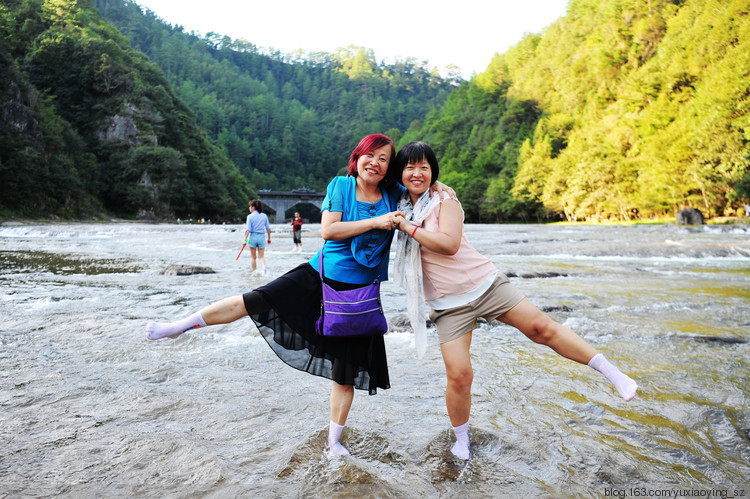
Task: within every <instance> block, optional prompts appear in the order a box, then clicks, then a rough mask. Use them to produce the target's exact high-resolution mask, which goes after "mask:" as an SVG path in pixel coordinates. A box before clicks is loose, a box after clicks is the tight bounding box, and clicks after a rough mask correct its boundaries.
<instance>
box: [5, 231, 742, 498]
mask: <svg viewBox="0 0 750 499" xmlns="http://www.w3.org/2000/svg"><path fill="white" fill-rule="evenodd" d="M317 229H319V226H315V225H306V226H305V231H304V232H303V244H304V250H305V251H306V253H303V254H296V253H293V252H292V251H291V250H292V248H293V243H292V240H291V234H290V232H289V227H288V226H285V225H275V226H273V229H272V230H273V243H272V244H271V246H270V247H269V248H268V250H267V260H268V266H269V274H268V275H267V276H265V277H257V276H253V275H251V273H250V269H249V267H250V264H249V253H248V251H247V250H246V251H245V252H244V253H243V254H242V257H241V259H240V261H239V262H237V263H235V257H236V256H237V252H238V251H239V249H240V245H241V238H242V235H243V233H244V232H243V228H242V227H241V226H221V225H190V226H188V225H151V224H136V223H117V224H96V223H86V224H49V225H39V224H36V225H7V224H6V225H4V226H0V285H1V286H2V302H0V307H1V309H0V314H1V317H0V319H1V322H0V324H1V325H0V345H1V348H0V366H1V368H0V496H2V497H50V496H69V497H132V496H138V497H159V498H161V497H240V496H241V497H247V496H252V495H255V496H257V497H406V498H412V497H420V498H421V497H435V496H441V497H459V496H460V497H498V496H514V497H515V496H524V497H527V496H541V497H561V496H562V497H578V496H585V497H608V496H611V497H623V496H628V497H637V496H640V497H673V496H675V495H677V494H678V493H682V494H691V496H693V497H695V496H696V495H697V494H702V496H703V497H706V496H707V495H709V494H713V495H711V497H717V496H723V497H733V496H740V495H741V493H740V491H744V495H745V496H750V486H748V484H750V398H749V396H750V388H749V384H748V381H749V380H750V376H749V375H750V362H749V358H748V355H749V354H750V343H749V342H750V227H748V226H745V227H741V226H740V227H737V226H734V227H720V226H703V227H696V228H689V227H677V226H674V225H640V226H564V225H547V226H543V225H481V226H480V225H469V226H467V228H466V231H467V233H468V235H469V238H470V240H471V241H472V242H473V243H474V245H475V246H476V247H477V248H478V249H479V250H480V251H481V252H482V253H484V254H485V255H487V256H489V257H490V258H492V260H493V261H494V262H495V263H496V265H497V266H498V268H500V269H501V270H502V271H504V272H506V273H507V274H509V275H510V276H511V280H512V281H513V282H514V283H515V284H516V285H517V286H518V287H519V288H520V289H521V290H522V291H523V292H524V293H525V294H526V296H527V297H528V298H529V299H530V300H531V301H532V302H533V303H535V304H536V305H537V306H539V307H540V308H541V309H543V310H545V311H546V312H547V313H548V314H550V315H551V316H552V317H553V318H554V319H555V320H557V321H559V322H562V323H564V324H566V325H567V326H569V327H570V328H572V329H573V330H574V331H576V332H577V333H578V334H580V335H582V336H583V337H584V338H585V339H586V340H587V341H588V342H590V343H591V344H593V345H594V346H595V347H596V348H598V349H599V350H600V351H602V352H603V353H604V354H605V355H607V357H608V358H609V359H610V360H612V361H613V362H614V363H615V364H617V365H618V366H619V367H620V368H621V369H622V370H623V371H624V372H626V373H628V374H630V375H631V376H632V377H633V378H634V379H635V380H636V381H637V382H638V384H639V385H640V390H639V393H638V396H637V397H636V398H635V399H634V400H633V401H632V402H629V403H627V402H624V401H623V400H621V399H620V398H619V397H618V396H617V394H616V392H615V391H614V389H613V388H612V387H611V386H610V385H609V383H608V382H607V381H606V380H605V379H604V378H603V377H602V376H601V375H599V374H598V373H597V372H595V371H593V370H592V369H590V368H588V367H587V366H582V365H579V364H576V363H574V362H571V361H568V360H566V359H564V358H561V357H559V356H557V355H556V354H554V352H552V351H551V350H549V349H548V348H547V347H544V346H541V345H537V344H534V343H532V342H531V341H529V340H528V339H526V338H525V337H524V336H523V335H522V334H520V333H519V332H518V331H516V330H514V329H512V328H510V327H508V326H505V325H502V324H500V323H495V322H490V323H482V324H481V325H480V329H479V330H477V331H476V332H475V333H474V336H473V344H472V353H473V365H474V370H475V375H474V385H473V407H472V419H471V423H472V429H471V433H470V437H471V444H472V452H473V457H472V459H471V460H470V461H469V462H468V463H466V464H462V463H459V462H457V461H455V460H454V459H453V458H452V457H451V455H450V451H449V449H450V445H451V444H452V434H451V430H450V426H449V421H448V418H447V415H446V410H445V404H444V398H443V397H444V393H443V392H444V389H445V375H444V368H443V364H442V359H441V356H440V352H439V347H438V345H437V341H436V337H435V335H434V332H432V331H431V332H430V333H429V334H430V337H429V345H428V352H427V354H426V356H425V358H424V359H422V360H418V359H417V358H416V355H415V352H414V341H413V336H412V334H411V333H410V331H409V329H408V328H406V327H402V326H398V325H397V324H398V323H400V322H403V321H402V320H401V319H403V317H404V314H405V310H404V305H403V303H404V300H403V296H404V295H403V292H402V291H401V290H400V289H399V288H398V287H396V286H395V285H394V284H393V283H392V282H387V283H385V284H384V286H383V296H384V300H385V304H386V311H387V314H388V316H389V317H390V318H392V320H393V324H394V325H393V326H392V331H391V332H390V333H389V334H388V335H387V336H386V338H385V341H386V346H387V349H388V357H389V365H390V375H391V383H392V388H391V389H390V390H381V391H379V393H378V394H377V395H375V396H368V395H367V394H366V392H360V391H357V393H356V395H355V399H354V404H353V408H352V412H351V414H350V416H349V420H348V422H347V427H346V429H345V430H344V435H343V438H342V442H343V443H344V444H345V445H346V446H347V447H348V448H349V449H350V450H351V452H352V457H348V458H343V459H330V458H329V457H327V456H326V455H325V453H324V448H325V442H326V435H327V423H328V395H329V391H330V381H328V380H325V379H322V378H317V377H313V376H310V375H308V374H305V373H301V372H298V371H296V370H294V369H291V368H289V367H287V366H286V365H284V364H283V363H281V362H280V361H279V360H278V359H277V358H276V356H275V355H274V354H273V353H272V351H271V350H270V348H268V346H267V345H266V344H265V342H264V340H263V339H262V338H261V337H259V336H258V334H257V332H256V331H255V330H254V327H253V326H252V323H251V321H250V320H249V319H242V320H240V321H237V322H235V323H233V324H231V325H227V326H218V327H213V328H206V329H202V330H200V331H197V332H192V333H188V334H184V335H182V336H181V337H179V338H178V339H176V340H169V339H167V340H161V341H153V342H151V341H148V340H146V339H145V336H144V333H143V328H144V326H145V324H146V322H147V321H149V320H172V319H176V318H181V317H184V316H186V315H188V314H189V313H192V312H193V311H195V310H197V309H199V308H202V307H203V306H205V305H207V304H209V303H211V302H213V301H215V300H218V299H220V298H223V297H226V296H230V295H235V294H238V293H241V292H243V291H246V290H249V289H252V288H254V287H256V286H258V285H260V284H262V283H263V282H266V281H267V280H270V279H272V278H273V277H275V276H278V275H280V274H282V273H283V272H285V271H286V270H288V269H290V268H292V267H294V266H296V265H298V264H299V263H302V262H303V261H306V260H307V259H309V258H310V257H311V256H312V254H313V252H314V251H316V250H317V249H318V248H319V247H320V245H321V243H322V241H321V239H320V235H319V232H318V231H317ZM170 264H186V265H199V266H207V267H211V268H212V269H213V270H215V273H212V274H199V275H193V276H170V275H163V274H162V273H161V271H162V270H163V269H164V268H165V267H166V266H167V265H170ZM735 490H737V493H736V494H735V492H734V491H735Z"/></svg>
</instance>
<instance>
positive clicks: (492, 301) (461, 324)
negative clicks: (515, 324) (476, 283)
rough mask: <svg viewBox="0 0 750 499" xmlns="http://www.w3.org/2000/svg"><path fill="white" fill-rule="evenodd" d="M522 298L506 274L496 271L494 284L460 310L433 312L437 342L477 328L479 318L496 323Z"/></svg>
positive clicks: (431, 318) (443, 341) (453, 338)
mask: <svg viewBox="0 0 750 499" xmlns="http://www.w3.org/2000/svg"><path fill="white" fill-rule="evenodd" d="M523 298H524V296H523V293H521V292H520V291H519V290H518V289H516V287H515V286H514V285H513V284H512V283H511V282H510V281H509V280H508V278H507V277H506V276H505V274H503V273H500V272H498V274H497V277H496V278H495V281H494V282H493V283H492V285H491V286H490V287H489V289H488V290H487V291H485V292H484V294H483V295H482V296H480V297H479V298H477V299H476V300H474V301H473V302H471V303H467V304H466V305H461V306H460V307H456V308H449V309H447V310H432V311H430V320H431V321H432V322H433V323H434V324H435V328H436V329H437V334H438V340H439V341H440V343H447V342H449V341H451V340H455V339H456V338H460V337H461V336H463V335H465V334H466V333H469V332H471V331H473V330H474V329H476V328H477V327H478V324H477V319H478V318H479V317H482V318H484V319H485V320H487V321H492V320H495V319H497V318H498V317H500V316H501V315H503V314H504V313H505V312H507V311H508V310H510V309H511V308H513V307H515V306H516V305H518V303H519V302H520V301H521V300H523Z"/></svg>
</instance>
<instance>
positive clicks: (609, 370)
mask: <svg viewBox="0 0 750 499" xmlns="http://www.w3.org/2000/svg"><path fill="white" fill-rule="evenodd" d="M589 367H592V368H594V369H596V370H597V371H599V372H600V373H602V374H603V375H604V377H605V378H607V379H608V380H609V381H610V383H612V384H613V385H615V388H617V391H618V392H619V393H620V396H621V397H622V398H624V399H625V400H627V401H630V400H632V399H633V397H635V392H636V391H637V390H638V385H637V384H636V382H635V381H633V380H632V379H631V378H630V377H629V376H627V375H625V374H623V373H622V372H620V370H619V369H617V367H615V365H614V364H612V363H611V362H610V361H608V360H607V359H605V358H604V355H602V354H600V353H599V354H596V355H594V358H592V359H591V360H590V361H589Z"/></svg>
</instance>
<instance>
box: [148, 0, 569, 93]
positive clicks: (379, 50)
mask: <svg viewBox="0 0 750 499" xmlns="http://www.w3.org/2000/svg"><path fill="white" fill-rule="evenodd" d="M135 1H136V3H137V4H139V5H141V6H142V7H145V8H147V9H149V10H151V11H152V12H154V13H155V14H156V15H157V16H158V17H160V18H161V19H163V20H164V21H166V22H167V23H169V24H172V25H175V26H176V25H180V26H182V27H183V28H184V29H185V31H187V32H191V31H193V32H196V33H198V34H200V35H205V34H207V33H209V32H214V33H218V34H220V35H227V36H229V37H231V38H234V39H239V38H244V39H245V40H247V41H249V42H250V43H253V44H254V45H256V46H258V47H263V48H272V49H276V50H279V51H281V52H293V51H294V50H297V49H300V48H301V49H304V50H307V51H314V52H331V53H333V52H335V51H336V49H337V48H339V47H347V46H349V45H355V46H360V47H365V48H368V49H372V50H373V52H374V53H375V58H376V60H377V62H379V63H380V62H383V61H385V62H386V63H392V62H394V61H395V60H396V59H405V58H407V57H414V58H416V59H417V60H419V61H423V60H427V61H429V66H430V67H433V66H436V67H437V68H438V69H439V70H443V68H445V66H447V65H449V64H453V65H455V66H458V67H459V68H460V69H461V73H462V74H463V76H464V78H466V79H469V78H470V77H471V75H472V74H478V73H482V72H484V70H485V69H486V68H487V65H488V64H489V63H490V60H492V56H493V55H494V54H495V53H499V54H502V53H504V52H505V51H506V50H507V49H508V48H510V47H511V46H513V45H515V44H516V43H518V42H519V41H520V40H521V38H522V37H523V35H524V34H525V33H539V32H541V31H542V30H543V29H544V28H546V27H547V26H549V25H550V24H552V23H553V22H554V21H555V20H556V19H558V18H560V17H562V16H564V15H565V11H566V7H567V5H568V0H489V2H488V1H487V0H458V1H453V2H426V1H424V0H421V1H418V0H381V1H380V2H377V3H375V2H373V3H370V2H361V1H358V0H317V1H315V0H263V1H258V0H208V1H207V0H135Z"/></svg>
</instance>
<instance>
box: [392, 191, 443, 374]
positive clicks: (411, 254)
mask: <svg viewBox="0 0 750 499" xmlns="http://www.w3.org/2000/svg"><path fill="white" fill-rule="evenodd" d="M446 195H447V193H446ZM440 201H441V200H440V195H439V194H438V195H436V196H432V197H430V190H429V189H428V190H427V191H425V192H424V193H422V195H421V196H420V197H419V199H418V200H417V202H416V204H415V205H414V206H413V207H412V204H411V197H410V196H409V192H408V191H407V192H404V194H403V196H401V199H400V200H399V202H398V208H397V209H398V210H399V211H402V212H404V214H405V215H406V220H407V221H409V223H411V224H412V225H416V226H417V227H421V226H422V223H423V222H424V220H425V219H426V218H427V216H428V215H429V214H430V213H432V211H433V210H434V209H435V207H437V205H439V204H440ZM394 263H395V267H396V268H395V269H394V280H395V281H396V283H398V284H399V285H400V286H401V287H402V288H404V290H406V315H407V317H408V318H409V322H411V327H412V328H413V329H414V343H415V346H416V348H417V357H418V358H420V359H421V358H422V357H423V356H424V354H425V352H426V351H427V324H426V321H427V306H426V305H425V302H424V289H423V287H422V256H421V251H420V248H419V243H418V242H416V241H415V240H413V239H412V238H411V237H410V235H409V234H406V233H405V232H402V231H398V234H397V236H396V260H395V262H394Z"/></svg>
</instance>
